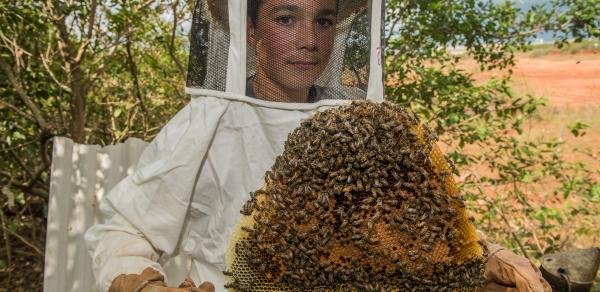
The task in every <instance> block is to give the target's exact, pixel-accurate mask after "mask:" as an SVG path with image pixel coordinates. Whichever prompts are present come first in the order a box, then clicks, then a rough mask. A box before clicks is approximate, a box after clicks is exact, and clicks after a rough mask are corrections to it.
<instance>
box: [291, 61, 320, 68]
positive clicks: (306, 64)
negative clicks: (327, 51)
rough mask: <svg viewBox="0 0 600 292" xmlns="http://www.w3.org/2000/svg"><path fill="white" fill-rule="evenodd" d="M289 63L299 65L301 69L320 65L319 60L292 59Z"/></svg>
mask: <svg viewBox="0 0 600 292" xmlns="http://www.w3.org/2000/svg"><path fill="white" fill-rule="evenodd" d="M288 63H289V64H291V65H293V66H295V67H298V68H300V69H312V68H315V67H317V65H319V61H315V60H297V61H290V62H288Z"/></svg>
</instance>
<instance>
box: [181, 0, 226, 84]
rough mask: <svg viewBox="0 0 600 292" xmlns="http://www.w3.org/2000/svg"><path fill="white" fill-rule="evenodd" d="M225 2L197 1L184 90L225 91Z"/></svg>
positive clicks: (223, 0)
mask: <svg viewBox="0 0 600 292" xmlns="http://www.w3.org/2000/svg"><path fill="white" fill-rule="evenodd" d="M228 19H229V18H228V7H227V1H226V0H215V1H213V0H197V1H196V6H195V8H194V15H193V20H192V29H191V36H190V41H191V43H190V59H189V65H188V75H187V83H186V84H187V86H188V87H194V88H203V89H212V90H219V91H225V88H226V80H227V79H226V77H227V59H228V54H229V20H228Z"/></svg>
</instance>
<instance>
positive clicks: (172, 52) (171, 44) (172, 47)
mask: <svg viewBox="0 0 600 292" xmlns="http://www.w3.org/2000/svg"><path fill="white" fill-rule="evenodd" d="M177 6H179V0H175V3H173V5H172V6H171V9H173V26H172V28H171V40H170V42H169V47H168V48H167V51H168V52H169V56H171V59H173V62H175V64H176V65H177V68H178V69H179V73H180V74H181V76H183V78H184V79H185V75H186V72H185V68H184V66H183V64H182V63H181V60H179V58H178V57H177V54H175V51H176V50H175V33H176V32H177V25H178V18H177Z"/></svg>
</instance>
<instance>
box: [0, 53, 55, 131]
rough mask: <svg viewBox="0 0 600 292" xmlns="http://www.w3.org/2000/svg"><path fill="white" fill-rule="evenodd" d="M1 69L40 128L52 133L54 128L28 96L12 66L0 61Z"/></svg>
mask: <svg viewBox="0 0 600 292" xmlns="http://www.w3.org/2000/svg"><path fill="white" fill-rule="evenodd" d="M0 69H2V71H4V74H6V77H8V81H10V83H11V85H12V86H13V88H14V89H15V91H16V92H17V94H18V95H19V97H20V98H21V100H22V101H23V103H25V105H26V106H27V108H29V110H30V111H31V113H32V114H33V117H34V118H35V120H36V122H37V124H38V125H39V126H40V128H41V129H42V130H43V131H50V129H51V128H52V127H51V125H50V124H48V122H46V119H45V118H44V116H43V115H42V112H41V111H40V109H39V108H38V106H37V105H35V104H34V103H33V101H32V100H31V98H30V97H29V95H27V92H26V91H25V88H24V87H23V84H21V80H20V79H19V78H18V77H17V76H15V74H14V71H13V70H12V68H11V66H10V65H9V64H7V63H6V62H5V61H4V60H2V59H0Z"/></svg>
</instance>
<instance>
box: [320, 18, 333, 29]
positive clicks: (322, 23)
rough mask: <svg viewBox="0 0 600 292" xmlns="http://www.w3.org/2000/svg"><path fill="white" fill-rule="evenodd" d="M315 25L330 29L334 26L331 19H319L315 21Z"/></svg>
mask: <svg viewBox="0 0 600 292" xmlns="http://www.w3.org/2000/svg"><path fill="white" fill-rule="evenodd" d="M317 23H318V24H319V25H320V26H322V27H330V26H332V25H334V24H335V20H333V19H332V18H327V17H321V18H318V19H317Z"/></svg>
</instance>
